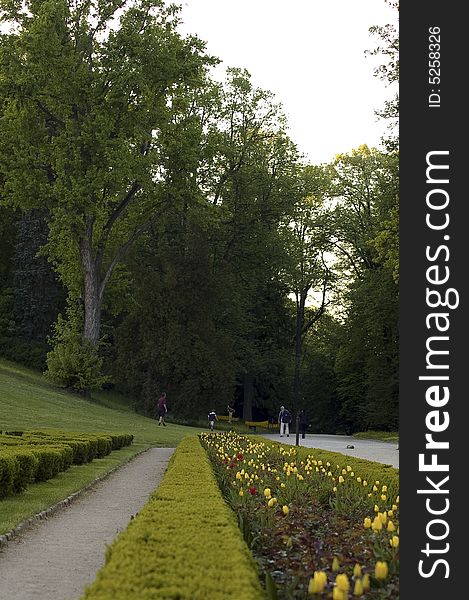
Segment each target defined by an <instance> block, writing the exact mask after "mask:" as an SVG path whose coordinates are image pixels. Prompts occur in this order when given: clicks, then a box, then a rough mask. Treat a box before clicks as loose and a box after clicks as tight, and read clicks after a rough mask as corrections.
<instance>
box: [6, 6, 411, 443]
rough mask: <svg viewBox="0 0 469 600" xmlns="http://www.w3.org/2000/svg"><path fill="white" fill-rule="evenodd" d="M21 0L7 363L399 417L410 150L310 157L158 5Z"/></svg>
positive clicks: (13, 108) (13, 33) (258, 412)
mask: <svg viewBox="0 0 469 600" xmlns="http://www.w3.org/2000/svg"><path fill="white" fill-rule="evenodd" d="M24 6H25V7H26V8H27V9H28V11H29V13H28V12H27V11H21V10H18V6H17V3H16V2H6V1H3V0H1V1H0V8H1V13H2V19H3V20H4V21H5V22H6V24H7V25H9V26H10V28H9V29H7V30H5V31H7V32H5V33H2V34H0V140H1V142H0V250H1V258H0V286H1V287H0V355H2V356H4V357H7V358H10V359H14V360H18V361H21V362H24V363H25V364H29V365H32V366H35V367H37V368H40V369H42V370H44V369H45V368H47V374H48V377H49V378H50V380H52V381H54V382H56V383H58V384H59V385H62V386H64V387H67V388H69V389H72V390H75V391H78V392H81V393H85V394H86V393H87V392H88V391H89V389H91V388H95V387H99V386H102V385H107V386H114V387H115V388H116V389H119V390H121V391H124V392H125V393H127V394H128V395H129V396H131V397H132V398H133V402H134V406H135V407H136V409H137V410H139V411H141V412H144V413H146V414H152V413H153V411H154V401H155V399H156V398H157V397H158V396H159V394H160V392H161V391H166V392H167V394H168V408H169V413H170V417H171V416H172V417H175V418H181V419H190V418H191V417H195V418H199V417H201V416H202V417H205V415H206V414H207V412H208V410H211V409H212V408H215V409H216V411H217V412H219V413H221V414H223V413H225V412H226V406H227V404H228V403H230V404H231V405H233V406H234V407H235V410H236V416H238V417H240V418H244V419H247V420H251V419H265V418H268V419H272V418H274V419H276V415H277V414H278V410H279V406H280V405H281V404H283V405H286V406H289V408H291V409H292V410H293V412H296V411H298V410H299V409H300V408H304V409H306V411H307V413H308V416H309V419H310V423H311V430H312V431H322V432H352V431H357V430H360V429H366V428H373V429H395V428H396V427H397V373H398V360H397V349H398V336H397V307H398V290H397V282H398V273H399V265H398V242H397V239H398V237H397V234H398V169H397V161H398V154H397V151H396V150H395V144H389V145H388V146H387V148H388V149H387V150H386V151H380V150H377V149H371V148H368V147H366V146H362V147H360V148H358V149H355V150H352V151H350V152H348V153H343V154H339V155H337V157H336V159H335V160H334V161H333V163H332V164H330V165H320V166H318V165H309V164H307V163H306V161H305V160H304V159H303V158H302V157H301V156H299V154H298V152H297V149H296V147H295V144H294V143H293V141H292V140H290V139H289V137H288V135H287V134H286V129H287V122H286V119H285V116H284V115H283V113H282V109H281V107H280V106H279V105H278V104H277V102H276V101H275V98H274V97H273V96H272V94H271V93H269V92H267V91H265V90H262V89H259V88H257V87H255V85H253V82H252V81H251V77H250V75H249V74H248V73H247V72H245V71H243V70H241V69H228V71H227V73H226V80H225V82H224V83H217V82H215V81H213V80H212V78H211V75H210V68H211V67H212V66H213V65H214V64H216V63H217V59H216V58H213V57H210V56H208V55H207V53H206V51H205V45H204V43H203V42H202V41H201V40H199V39H198V38H196V37H193V36H187V37H183V36H182V35H181V34H180V33H179V30H178V25H179V19H180V18H181V15H180V11H179V9H177V8H175V7H173V6H172V7H167V6H166V5H165V4H164V2H160V1H159V0H138V1H137V2H123V3H117V4H116V3H115V2H112V1H111V0H96V1H95V2H84V1H83V2H82V1H80V0H77V1H72V0H45V1H44V2H29V1H27V2H25V3H24ZM111 25H112V26H111ZM2 31H3V30H2ZM377 33H378V34H380V35H381V39H382V40H383V43H384V45H386V43H388V44H390V45H391V44H394V42H395V40H394V37H393V36H392V35H391V33H392V32H389V31H387V30H386V31H378V32H377ZM388 49H389V53H388V54H387V53H386V52H385V54H387V55H389V56H390V57H391V58H392V57H393V56H394V54H393V48H392V47H391V46H389V48H388ZM381 50H382V48H381ZM396 68H397V66H396V65H395V64H394V63H393V62H392V61H391V63H390V64H389V65H388V68H387V70H385V71H381V72H379V73H378V74H381V75H385V76H386V77H388V79H391V78H392V77H393V76H394V75H392V73H395V70H396ZM393 69H394V71H393Z"/></svg>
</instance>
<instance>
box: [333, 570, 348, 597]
mask: <svg viewBox="0 0 469 600" xmlns="http://www.w3.org/2000/svg"><path fill="white" fill-rule="evenodd" d="M335 584H336V586H337V587H338V588H339V590H342V592H348V590H349V589H350V582H349V580H348V577H347V575H346V574H345V573H339V574H338V575H337V577H336V578H335Z"/></svg>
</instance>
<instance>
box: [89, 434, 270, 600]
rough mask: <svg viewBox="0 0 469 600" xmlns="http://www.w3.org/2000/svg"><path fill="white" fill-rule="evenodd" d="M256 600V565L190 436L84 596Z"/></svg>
mask: <svg viewBox="0 0 469 600" xmlns="http://www.w3.org/2000/svg"><path fill="white" fill-rule="evenodd" d="M143 598H145V600H170V599H173V600H176V599H178V600H208V599H210V600H260V599H261V598H265V596H264V593H263V591H262V588H261V585H260V583H259V579H258V576H257V571H256V566H255V563H254V560H253V559H252V556H251V554H250V553H249V550H248V548H247V546H246V544H245V543H244V541H243V539H242V535H241V532H240V531H239V529H238V526H237V523H236V520H235V517H234V515H233V513H232V512H231V511H230V509H229V508H228V506H227V505H226V504H225V502H224V501H223V498H222V496H221V494H220V491H219V489H218V486H217V483H216V481H215V477H214V474H213V471H212V469H211V466H210V464H209V462H208V458H207V455H206V453H205V452H204V450H203V449H202V447H201V445H200V443H199V441H198V439H197V438H196V437H195V436H189V437H186V438H184V439H183V441H182V442H181V444H180V445H179V446H178V448H177V450H176V452H175V454H174V456H173V457H172V459H171V462H170V465H169V468H168V471H167V472H166V474H165V476H164V478H163V481H162V482H161V484H160V486H159V487H158V488H157V490H156V491H155V492H154V493H153V494H152V496H151V497H150V500H149V501H148V503H147V504H146V505H145V506H144V508H143V509H142V510H141V511H140V513H139V514H138V515H137V517H136V518H135V519H133V520H132V521H131V523H130V524H129V526H128V528H127V529H126V530H125V531H124V532H123V533H122V534H121V535H120V536H119V537H118V538H117V539H116V540H115V541H114V542H113V544H112V545H111V546H110V547H109V548H108V551H107V553H106V564H105V566H104V567H103V568H102V569H101V570H100V571H99V572H98V575H97V578H96V580H95V581H94V583H92V584H91V585H90V586H89V587H88V588H87V590H86V591H85V594H84V596H83V599H84V600H136V599H138V600H143Z"/></svg>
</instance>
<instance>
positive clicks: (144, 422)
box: [0, 360, 200, 534]
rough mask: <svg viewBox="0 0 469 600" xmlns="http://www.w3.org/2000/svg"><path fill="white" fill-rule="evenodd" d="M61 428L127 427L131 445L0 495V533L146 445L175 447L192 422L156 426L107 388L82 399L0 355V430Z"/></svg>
mask: <svg viewBox="0 0 469 600" xmlns="http://www.w3.org/2000/svg"><path fill="white" fill-rule="evenodd" d="M33 428H34V429H63V430H67V431H80V432H91V433H94V432H123V433H131V434H133V436H134V441H133V443H132V445H131V446H130V447H126V448H122V449H121V450H118V451H114V452H111V454H110V455H108V456H106V457H105V458H103V459H95V460H93V461H92V462H91V463H88V464H86V465H81V466H72V467H71V468H70V469H69V470H68V471H66V472H64V473H61V474H59V476H58V477H56V478H54V479H53V480H50V481H46V482H43V483H38V484H34V485H31V486H30V487H29V488H28V489H27V490H26V491H24V492H23V493H21V494H19V495H16V496H13V497H10V498H6V499H3V500H1V501H0V534H1V533H5V532H7V531H10V530H11V529H13V528H14V527H15V526H16V525H18V524H19V523H21V522H22V521H24V520H25V519H27V518H29V517H31V516H32V515H34V514H36V513H37V512H40V511H41V510H44V509H46V508H48V507H49V506H52V505H54V504H56V503H57V502H59V501H60V500H63V499H64V498H66V497H67V496H69V495H70V494H72V493H74V492H76V491H78V490H80V489H81V488H83V487H84V486H85V485H87V484H88V483H89V482H91V481H92V480H93V479H95V478H96V477H98V476H100V475H102V474H104V473H106V472H108V471H110V470H111V469H112V468H114V467H115V466H117V465H119V464H123V463H125V462H126V461H128V460H129V459H130V458H131V457H132V456H134V455H135V454H136V453H138V452H140V451H142V450H144V449H146V448H149V447H151V446H162V447H171V448H174V447H176V446H177V445H178V444H179V442H180V441H181V439H182V438H183V437H184V436H185V435H187V434H188V433H193V432H194V431H200V429H197V430H195V429H194V428H191V427H187V426H184V425H176V424H172V423H168V426H167V427H159V426H158V424H157V422H156V421H155V420H154V419H150V418H148V417H143V416H141V415H138V414H137V413H135V412H134V411H133V410H132V409H131V408H130V407H128V406H126V405H125V404H124V403H123V402H122V399H121V398H120V397H119V396H118V395H116V394H112V393H106V392H99V393H98V394H96V397H93V398H92V399H91V400H86V399H83V398H80V397H79V396H76V395H74V394H71V393H68V392H66V391H63V390H60V389H58V388H55V387H53V386H51V385H50V384H48V383H47V382H46V381H45V380H44V378H43V376H42V375H41V374H40V373H37V372H35V371H32V370H29V369H26V368H24V367H21V366H19V365H17V364H15V363H11V362H8V361H4V360H0V431H8V430H23V429H33Z"/></svg>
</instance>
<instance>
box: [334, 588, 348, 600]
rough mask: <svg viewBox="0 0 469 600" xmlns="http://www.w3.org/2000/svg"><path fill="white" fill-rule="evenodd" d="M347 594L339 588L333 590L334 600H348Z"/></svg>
mask: <svg viewBox="0 0 469 600" xmlns="http://www.w3.org/2000/svg"><path fill="white" fill-rule="evenodd" d="M347 596H348V594H347V592H343V591H342V590H340V589H339V588H338V587H337V586H335V587H334V589H333V590H332V600H347Z"/></svg>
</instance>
